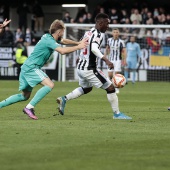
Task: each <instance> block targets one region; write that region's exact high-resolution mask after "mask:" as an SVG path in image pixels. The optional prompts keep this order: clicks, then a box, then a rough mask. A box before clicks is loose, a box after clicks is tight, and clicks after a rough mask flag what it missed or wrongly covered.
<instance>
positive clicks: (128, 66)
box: [124, 61, 131, 83]
mask: <svg viewBox="0 0 170 170" xmlns="http://www.w3.org/2000/svg"><path fill="white" fill-rule="evenodd" d="M126 63H127V65H126V66H125V70H124V76H125V78H126V83H128V74H129V72H130V67H131V63H130V61H127V62H126Z"/></svg>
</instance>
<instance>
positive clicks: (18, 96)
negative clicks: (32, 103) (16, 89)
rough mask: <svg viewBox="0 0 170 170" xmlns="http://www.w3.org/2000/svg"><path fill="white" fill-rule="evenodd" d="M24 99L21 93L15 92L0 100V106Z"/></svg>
mask: <svg viewBox="0 0 170 170" xmlns="http://www.w3.org/2000/svg"><path fill="white" fill-rule="evenodd" d="M23 100H26V98H25V97H24V96H23V94H15V95H13V96H10V97H8V98H7V99H5V100H3V101H2V102H0V108H2V107H5V106H8V105H11V104H14V103H17V102H20V101H23Z"/></svg>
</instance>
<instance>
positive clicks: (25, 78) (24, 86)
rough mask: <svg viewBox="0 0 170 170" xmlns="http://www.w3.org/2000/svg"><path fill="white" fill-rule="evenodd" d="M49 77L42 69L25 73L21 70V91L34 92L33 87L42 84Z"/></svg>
mask: <svg viewBox="0 0 170 170" xmlns="http://www.w3.org/2000/svg"><path fill="white" fill-rule="evenodd" d="M47 77H48V76H47V75H46V74H45V73H44V72H43V71H42V70H41V69H37V68H35V69H31V70H28V71H24V70H22V69H21V73H20V76H19V90H26V91H32V89H33V87H35V86H36V85H37V84H39V83H41V82H42V81H43V80H44V79H45V78H47Z"/></svg>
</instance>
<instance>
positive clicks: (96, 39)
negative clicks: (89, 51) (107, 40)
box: [92, 32, 103, 46]
mask: <svg viewBox="0 0 170 170" xmlns="http://www.w3.org/2000/svg"><path fill="white" fill-rule="evenodd" d="M102 40H103V36H102V34H101V33H100V32H99V33H98V34H97V35H96V36H94V38H93V42H92V43H95V44H98V46H100V44H101V43H102Z"/></svg>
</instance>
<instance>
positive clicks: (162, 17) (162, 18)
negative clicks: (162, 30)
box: [161, 14, 166, 25]
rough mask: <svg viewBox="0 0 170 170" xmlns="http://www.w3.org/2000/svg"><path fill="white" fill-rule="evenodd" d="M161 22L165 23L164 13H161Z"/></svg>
mask: <svg viewBox="0 0 170 170" xmlns="http://www.w3.org/2000/svg"><path fill="white" fill-rule="evenodd" d="M161 24H164V25H165V24H166V16H165V14H161Z"/></svg>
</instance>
